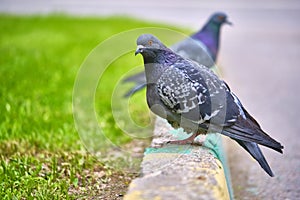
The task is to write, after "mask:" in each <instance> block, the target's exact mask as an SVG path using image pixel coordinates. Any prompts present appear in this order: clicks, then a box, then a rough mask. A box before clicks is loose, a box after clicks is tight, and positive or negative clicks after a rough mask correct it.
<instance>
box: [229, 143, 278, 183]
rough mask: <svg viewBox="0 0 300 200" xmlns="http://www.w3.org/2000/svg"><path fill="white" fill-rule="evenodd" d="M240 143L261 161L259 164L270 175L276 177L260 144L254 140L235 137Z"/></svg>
mask: <svg viewBox="0 0 300 200" xmlns="http://www.w3.org/2000/svg"><path fill="white" fill-rule="evenodd" d="M234 140H235V141H236V142H237V143H239V145H241V146H242V147H243V148H244V149H245V150H246V151H247V152H248V153H250V155H251V156H252V157H253V158H254V159H255V160H256V161H257V162H258V163H259V165H260V166H261V167H262V168H263V169H264V170H265V172H266V173H267V174H269V176H271V177H274V174H273V172H272V170H271V168H270V166H269V164H268V162H267V161H266V159H265V157H264V155H263V153H262V152H261V150H260V148H259V146H258V145H257V144H256V143H254V142H246V141H241V140H236V139H234Z"/></svg>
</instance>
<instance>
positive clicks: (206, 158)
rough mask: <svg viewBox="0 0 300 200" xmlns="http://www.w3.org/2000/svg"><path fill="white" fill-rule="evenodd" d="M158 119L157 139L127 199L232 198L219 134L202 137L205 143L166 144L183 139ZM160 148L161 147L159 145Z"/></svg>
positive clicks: (181, 133) (126, 196)
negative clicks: (199, 144) (166, 143)
mask: <svg viewBox="0 0 300 200" xmlns="http://www.w3.org/2000/svg"><path fill="white" fill-rule="evenodd" d="M184 136H188V135H187V134H185V133H184V132H183V130H182V129H179V130H174V129H173V128H172V127H171V126H170V125H169V124H168V123H167V122H166V121H165V120H163V119H161V118H157V120H156V123H155V130H154V139H153V141H152V144H151V146H150V147H149V148H147V149H146V151H145V153H144V158H143V162H142V164H141V176H140V177H139V178H136V179H134V180H133V181H132V182H131V184H130V186H129V189H128V192H127V194H126V195H125V197H124V199H125V200H135V199H136V200H140V199H142V200H143V199H212V200H213V199H224V200H227V199H233V195H232V189H231V183H230V177H229V172H228V167H227V163H226V159H225V156H224V149H223V146H222V139H221V136H220V135H217V134H213V136H207V137H206V136H200V137H198V138H197V141H196V142H197V143H198V142H199V143H202V144H204V145H202V146H197V145H171V144H170V145H163V146H162V144H163V143H165V142H166V141H169V140H174V139H184ZM158 147H159V148H158Z"/></svg>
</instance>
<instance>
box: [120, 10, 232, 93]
mask: <svg viewBox="0 0 300 200" xmlns="http://www.w3.org/2000/svg"><path fill="white" fill-rule="evenodd" d="M223 24H230V25H231V24H232V23H231V22H229V21H228V20H227V15H226V14H225V13H222V12H216V13H214V14H213V15H211V16H210V18H209V19H208V21H207V22H206V24H205V25H204V26H203V28H201V29H200V30H199V31H198V32H196V33H194V34H193V35H191V36H190V37H188V38H186V39H184V40H182V41H179V42H177V43H175V44H174V45H172V46H171V47H170V48H171V49H172V50H173V51H174V52H176V53H177V54H179V55H181V56H183V57H185V58H189V59H192V60H194V61H196V62H198V63H200V64H202V65H204V66H206V67H209V68H210V67H212V66H214V65H215V62H216V59H217V55H218V50H219V40H220V28H221V26H222V25H223ZM124 82H135V84H136V85H135V86H134V87H133V88H132V89H131V90H130V91H129V92H127V93H126V94H125V97H129V96H131V95H132V94H134V93H136V92H137V91H139V90H141V89H143V88H144V87H145V86H146V78H145V73H144V72H140V73H138V74H135V75H133V76H130V77H128V78H126V79H125V80H124Z"/></svg>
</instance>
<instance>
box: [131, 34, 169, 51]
mask: <svg viewBox="0 0 300 200" xmlns="http://www.w3.org/2000/svg"><path fill="white" fill-rule="evenodd" d="M136 44H137V49H136V51H135V55H137V54H139V53H140V54H142V55H143V56H154V54H155V52H156V51H159V50H163V49H164V50H166V49H167V47H166V46H165V45H164V44H163V43H162V42H161V41H159V39H157V38H156V37H155V36H153V35H151V34H143V35H140V36H139V37H138V39H137V41H136Z"/></svg>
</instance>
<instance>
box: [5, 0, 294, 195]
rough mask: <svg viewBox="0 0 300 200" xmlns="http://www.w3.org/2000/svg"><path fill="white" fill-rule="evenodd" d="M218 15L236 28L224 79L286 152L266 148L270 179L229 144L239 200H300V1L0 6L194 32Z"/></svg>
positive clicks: (17, 0)
mask: <svg viewBox="0 0 300 200" xmlns="http://www.w3.org/2000/svg"><path fill="white" fill-rule="evenodd" d="M158 6H159V7H158ZM214 11H225V12H226V13H228V15H229V16H230V17H229V18H230V20H231V21H232V22H233V23H234V26H233V27H228V26H227V27H223V32H222V42H221V53H220V55H219V59H218V63H219V66H220V67H221V68H222V72H223V78H224V79H225V80H226V81H227V82H228V83H229V85H230V86H231V89H232V90H233V91H234V92H235V93H236V94H237V95H238V96H239V97H240V99H241V101H242V102H243V104H244V105H245V107H246V108H247V109H248V110H249V112H250V113H251V114H252V115H253V116H254V117H255V118H256V119H257V120H258V121H259V122H260V124H261V126H262V127H263V129H264V130H265V131H266V132H268V133H269V134H270V135H271V136H272V137H274V138H276V139H277V140H278V141H280V142H281V143H282V144H283V145H284V147H285V149H284V154H283V155H281V154H278V153H276V152H274V151H271V150H269V149H265V148H263V151H264V154H265V156H266V158H267V160H268V161H269V164H270V165H271V168H272V169H273V171H274V173H275V177H274V178H270V177H268V176H267V175H266V174H265V173H264V172H263V170H262V169H261V168H260V167H259V165H258V164H257V163H256V162H254V161H253V160H252V159H251V158H250V157H249V155H248V154H247V153H246V152H245V151H243V150H242V149H241V148H240V147H238V146H237V145H236V144H235V143H234V142H231V141H228V142H227V146H228V155H229V163H230V167H231V171H232V182H233V187H234V190H235V195H236V198H237V199H300V189H299V185H300V151H298V149H297V148H298V147H300V133H299V130H300V118H299V113H300V106H299V103H300V84H299V81H300V66H299V59H300V23H299V19H300V1H297V0H291V1H281V0H274V1H272V0H270V1H266V2H260V1H259V0H255V1H249V2H248V3H245V2H241V1H238V0H231V1H226V2H224V1H222V2H219V1H218V2H217V1H215V2H211V1H201V2H200V1H196V0H190V1H180V0H174V1H171V0H168V1H163V2H162V1H159V0H152V1H151V2H150V1H147V2H144V1H140V0H131V1H130V3H126V2H124V1H121V0H116V1H108V0H104V1H101V2H99V1H95V0H94V1H92V0H88V1H79V0H69V1H64V2H61V1H58V0H52V1H46V0H41V1H33V0H29V1H28V0H27V1H26V0H0V12H10V13H23V14H24V13H27V14H30V13H50V12H67V13H71V14H79V15H86V14H88V15H91V14H92V15H114V14H118V15H123V14H124V15H130V16H134V17H138V18H140V19H148V20H156V21H160V22H165V23H172V24H175V25H180V26H185V27H191V28H194V29H195V30H197V29H198V28H199V27H200V26H201V25H202V24H203V23H204V22H205V21H206V19H207V16H209V15H210V14H211V13H212V12H214Z"/></svg>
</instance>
